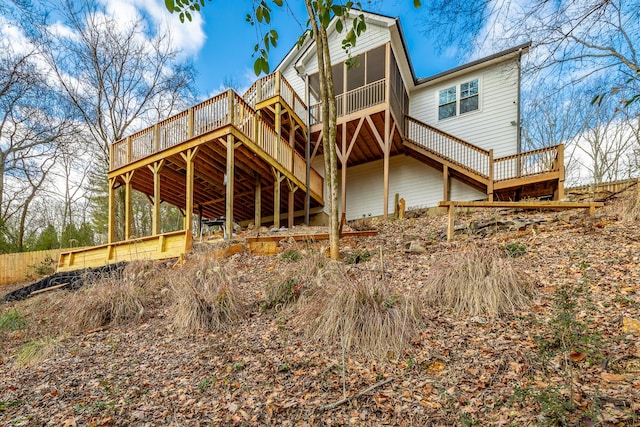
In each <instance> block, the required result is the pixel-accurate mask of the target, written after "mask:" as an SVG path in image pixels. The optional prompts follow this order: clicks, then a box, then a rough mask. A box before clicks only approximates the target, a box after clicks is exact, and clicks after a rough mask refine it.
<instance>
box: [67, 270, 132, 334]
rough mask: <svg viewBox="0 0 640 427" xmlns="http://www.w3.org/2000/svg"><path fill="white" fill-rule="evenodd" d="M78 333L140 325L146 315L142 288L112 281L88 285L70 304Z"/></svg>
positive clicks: (127, 282)
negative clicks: (139, 322) (133, 324)
mask: <svg viewBox="0 0 640 427" xmlns="http://www.w3.org/2000/svg"><path fill="white" fill-rule="evenodd" d="M69 312H73V313H74V314H73V315H72V316H70V318H72V319H73V321H72V323H73V324H72V327H73V328H74V329H76V330H91V329H96V328H101V327H104V326H119V325H124V324H127V323H132V322H137V321H139V320H140V319H141V318H142V315H143V314H144V303H143V297H142V288H141V287H140V286H138V285H137V284H136V283H134V282H131V281H123V280H122V279H118V278H115V279H108V280H103V281H99V282H98V283H95V284H91V285H87V286H85V287H83V288H82V289H80V291H78V294H77V296H76V298H73V299H72V300H71V301H70V306H69Z"/></svg>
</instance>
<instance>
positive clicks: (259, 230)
mask: <svg viewBox="0 0 640 427" xmlns="http://www.w3.org/2000/svg"><path fill="white" fill-rule="evenodd" d="M258 232H259V233H261V234H264V233H268V232H269V229H268V228H267V227H265V226H264V225H263V226H262V227H260V228H259V229H258Z"/></svg>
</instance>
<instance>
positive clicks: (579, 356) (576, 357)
mask: <svg viewBox="0 0 640 427" xmlns="http://www.w3.org/2000/svg"><path fill="white" fill-rule="evenodd" d="M585 357H587V354H586V353H584V352H582V351H575V350H571V353H569V358H570V359H571V360H573V361H574V362H580V361H581V360H584V359H585Z"/></svg>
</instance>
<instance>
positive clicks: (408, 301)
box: [302, 268, 422, 358]
mask: <svg viewBox="0 0 640 427" xmlns="http://www.w3.org/2000/svg"><path fill="white" fill-rule="evenodd" d="M323 273H324V274H320V275H319V276H318V279H319V286H318V287H317V290H316V292H315V293H314V295H313V296H312V297H311V298H309V299H308V300H307V301H306V305H305V306H304V307H302V313H303V314H302V322H303V324H304V325H305V326H306V332H307V334H308V335H309V337H310V338H312V339H314V340H318V341H322V342H325V343H327V344H329V343H340V344H341V346H342V348H343V349H344V350H345V351H349V350H356V351H359V352H362V353H364V354H370V355H372V356H374V357H377V358H384V357H388V356H390V355H400V354H401V353H402V350H403V347H404V345H405V344H406V343H407V341H408V340H409V339H411V337H412V336H413V334H414V331H415V329H416V328H417V326H418V325H419V324H420V323H421V321H422V314H421V310H420V304H419V299H418V298H414V297H413V296H412V295H401V294H397V293H394V292H393V291H392V290H391V288H390V286H389V284H388V283H386V282H380V281H378V280H377V279H376V277H375V276H374V275H373V273H365V274H363V275H360V276H358V277H349V276H347V274H346V273H345V271H344V269H336V268H328V269H326V270H325V271H324V272H323Z"/></svg>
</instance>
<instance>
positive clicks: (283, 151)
mask: <svg viewBox="0 0 640 427" xmlns="http://www.w3.org/2000/svg"><path fill="white" fill-rule="evenodd" d="M276 77H277V79H276ZM261 80H262V83H261V84H259V85H254V86H255V87H253V86H252V88H250V89H249V91H247V93H245V96H244V97H241V96H240V95H238V94H237V93H235V92H233V91H232V90H228V91H226V92H223V93H221V94H219V95H217V96H214V97H213V98H211V99H208V100H206V101H204V102H201V103H200V104H198V105H196V106H194V107H191V108H189V109H188V110H185V111H183V112H181V113H179V114H176V115H175V116H172V117H170V118H168V119H166V120H163V121H162V122H160V123H158V124H156V125H154V126H151V127H149V128H147V129H143V130H141V131H140V132H137V133H135V134H133V135H131V136H129V137H127V138H125V139H122V140H120V141H118V142H116V143H114V144H113V145H112V148H111V169H112V170H114V169H117V168H120V167H122V166H125V165H127V164H130V163H133V162H135V161H136V160H140V159H142V158H144V157H147V156H150V155H151V154H154V153H158V152H160V151H162V150H165V149H167V148H170V147H174V146H176V145H178V144H181V143H183V142H185V141H187V140H189V139H191V138H194V137H197V136H200V135H203V134H205V133H207V132H211V131H213V130H216V129H219V128H221V127H223V126H227V125H233V126H235V127H236V128H237V129H238V130H239V131H240V132H241V133H242V134H244V135H245V136H246V137H247V138H248V139H249V140H251V141H253V142H254V143H255V144H256V145H258V146H259V147H260V148H261V149H262V150H263V151H264V152H265V153H266V154H267V155H269V156H270V157H271V158H273V159H274V160H276V161H277V162H278V163H279V164H281V165H282V167H283V168H284V169H285V170H287V171H289V172H290V173H291V174H293V176H295V177H296V178H297V179H298V180H299V181H300V182H302V183H305V182H306V166H305V160H304V157H302V156H301V155H300V154H299V153H298V152H296V151H295V150H294V149H293V148H292V147H291V146H290V145H289V143H288V141H286V140H285V139H284V138H280V140H278V134H277V132H276V131H275V130H274V129H273V128H272V127H270V126H269V125H268V124H267V123H266V122H264V121H263V120H261V119H258V118H257V115H256V112H255V109H254V108H253V107H252V105H251V102H254V105H255V100H256V99H258V95H255V94H257V93H258V88H259V89H260V93H261V95H260V96H263V95H265V94H266V95H268V96H274V94H276V93H280V94H281V96H282V97H283V99H284V100H285V102H287V103H288V102H291V104H290V106H292V108H298V109H305V111H306V106H305V105H304V103H302V101H301V100H300V98H299V97H298V96H297V95H296V94H295V91H293V89H292V88H291V86H290V85H289V84H288V83H287V82H286V80H285V79H284V78H282V76H281V75H280V73H276V74H273V75H271V76H267V77H265V78H264V79H261ZM278 82H280V83H278ZM281 89H283V90H281ZM252 100H253V101H252ZM257 102H259V101H257ZM296 106H297V107H296ZM323 189H324V185H323V179H322V177H321V176H320V174H319V173H318V172H317V171H315V170H314V169H311V179H310V190H311V191H312V192H314V193H315V194H317V195H319V196H320V197H323Z"/></svg>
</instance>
